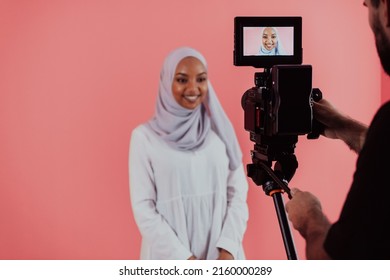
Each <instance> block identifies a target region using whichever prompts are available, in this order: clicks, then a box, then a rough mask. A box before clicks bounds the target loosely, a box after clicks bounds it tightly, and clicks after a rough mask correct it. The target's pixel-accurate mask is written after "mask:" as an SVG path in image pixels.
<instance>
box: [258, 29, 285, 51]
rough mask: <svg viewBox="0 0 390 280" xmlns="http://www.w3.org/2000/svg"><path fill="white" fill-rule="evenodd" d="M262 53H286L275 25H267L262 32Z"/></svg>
mask: <svg viewBox="0 0 390 280" xmlns="http://www.w3.org/2000/svg"><path fill="white" fill-rule="evenodd" d="M261 34H262V37H261V48H260V55H284V54H285V51H284V50H283V47H282V43H281V42H280V40H279V34H278V31H277V29H276V28H275V27H265V28H264V29H263V32H262V33H261Z"/></svg>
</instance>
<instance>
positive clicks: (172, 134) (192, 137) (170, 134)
mask: <svg viewBox="0 0 390 280" xmlns="http://www.w3.org/2000/svg"><path fill="white" fill-rule="evenodd" d="M188 56H192V57H195V58H197V59H199V60H200V61H201V62H202V63H203V65H204V67H205V68H206V69H207V62H206V60H205V58H204V57H203V55H202V54H200V53H199V52H198V51H196V50H194V49H192V48H188V47H182V48H178V49H176V50H174V51H172V52H171V53H170V54H169V55H168V56H167V58H166V59H165V61H164V64H163V68H162V70H161V74H160V84H159V94H158V99H157V104H156V112H155V116H154V117H153V118H152V119H151V120H150V121H149V122H148V124H149V126H150V128H151V129H152V130H153V131H154V132H155V133H156V134H157V135H159V136H160V137H162V138H163V139H164V140H165V141H166V142H167V143H168V144H169V145H170V146H172V147H173V148H175V149H178V150H197V149H198V148H199V147H201V146H202V144H203V142H204V140H205V138H206V136H207V134H208V133H209V131H210V129H212V130H214V131H215V132H216V134H217V135H218V136H219V137H220V138H221V140H222V141H223V142H224V143H225V145H226V152H227V155H228V157H229V160H230V162H229V168H230V169H231V170H235V169H236V168H237V167H238V166H240V164H241V163H242V153H241V149H240V146H239V143H238V140H237V137H236V134H235V132H234V128H233V126H232V124H231V122H230V120H229V119H228V117H227V115H226V114H225V112H224V110H223V108H222V106H221V104H220V102H219V100H218V98H217V96H216V94H215V91H214V89H213V87H212V85H211V83H210V81H207V83H208V94H207V96H206V99H205V101H204V102H203V103H202V104H201V105H200V106H198V107H196V108H195V109H193V110H191V109H186V108H184V107H182V106H181V105H179V104H178V103H177V101H176V100H175V98H174V97H173V94H172V82H173V78H174V76H175V71H176V67H177V65H178V64H179V62H180V61H181V60H182V59H183V58H185V57H188Z"/></svg>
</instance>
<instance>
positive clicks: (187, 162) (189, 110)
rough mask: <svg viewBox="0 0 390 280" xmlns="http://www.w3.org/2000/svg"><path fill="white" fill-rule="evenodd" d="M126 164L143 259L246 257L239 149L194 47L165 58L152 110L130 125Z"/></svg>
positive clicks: (245, 212)
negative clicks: (144, 120) (143, 119)
mask: <svg viewBox="0 0 390 280" xmlns="http://www.w3.org/2000/svg"><path fill="white" fill-rule="evenodd" d="M129 169H130V196H131V202H132V208H133V213H134V217H135V220H136V223H137V225H138V228H139V230H140V232H141V235H142V246H141V259H244V258H245V255H244V251H243V247H242V239H243V235H244V232H245V230H246V222H247V219H248V209H247V204H246V196H247V190H248V184H247V179H246V176H245V174H244V169H243V166H242V154H241V150H240V147H239V144H238V141H237V138H236V135H235V133H234V129H233V127H232V125H231V123H230V121H229V119H228V118H227V116H226V114H225V113H224V111H223V109H222V107H221V105H220V103H219V101H218V99H217V96H216V94H215V92H214V89H213V88H212V86H211V84H210V82H209V80H208V76H207V64H206V60H205V59H204V57H203V56H202V55H201V54H200V53H199V52H197V51H196V50H194V49H191V48H179V49H176V50H175V51H173V52H172V53H170V54H169V55H168V57H167V58H166V60H165V62H164V65H163V68H162V70H161V75H160V84H159V95H158V99H157V106H156V112H155V116H154V117H153V118H152V119H151V120H150V121H149V122H147V123H145V124H142V125H140V126H138V127H137V128H135V129H134V131H133V132H132V136H131V143H130V156H129Z"/></svg>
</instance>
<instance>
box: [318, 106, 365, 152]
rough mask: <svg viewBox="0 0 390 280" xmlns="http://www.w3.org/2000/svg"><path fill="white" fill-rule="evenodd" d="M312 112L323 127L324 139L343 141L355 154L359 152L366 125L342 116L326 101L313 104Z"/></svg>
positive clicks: (363, 139)
mask: <svg viewBox="0 0 390 280" xmlns="http://www.w3.org/2000/svg"><path fill="white" fill-rule="evenodd" d="M313 110H314V117H315V119H316V120H318V121H319V122H321V123H322V124H323V125H324V126H325V128H324V132H323V135H324V136H325V137H328V138H331V139H340V140H343V141H344V142H345V143H346V144H347V145H348V146H349V147H350V148H351V149H352V150H354V151H355V152H356V153H359V152H360V150H361V148H362V147H363V144H364V141H365V139H366V133H367V126H366V125H364V124H362V123H360V122H359V121H357V120H354V119H352V118H351V117H349V116H347V115H345V114H342V113H341V112H339V111H338V110H337V109H336V108H335V107H334V106H333V105H332V104H331V103H330V102H329V101H327V100H326V99H321V100H320V101H318V102H314V107H313Z"/></svg>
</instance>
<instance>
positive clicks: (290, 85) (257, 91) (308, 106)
mask: <svg viewBox="0 0 390 280" xmlns="http://www.w3.org/2000/svg"><path fill="white" fill-rule="evenodd" d="M311 77H312V67H311V66H310V65H298V66H295V65H275V66H273V67H272V69H271V70H270V73H268V72H264V73H256V74H255V83H256V87H253V88H251V89H249V90H247V91H246V92H245V93H244V94H243V96H242V99H241V106H242V108H243V109H244V128H245V130H247V131H249V132H253V133H255V134H262V135H266V136H276V135H280V136H282V135H303V134H308V133H311V132H312V120H313V112H312V83H311Z"/></svg>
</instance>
